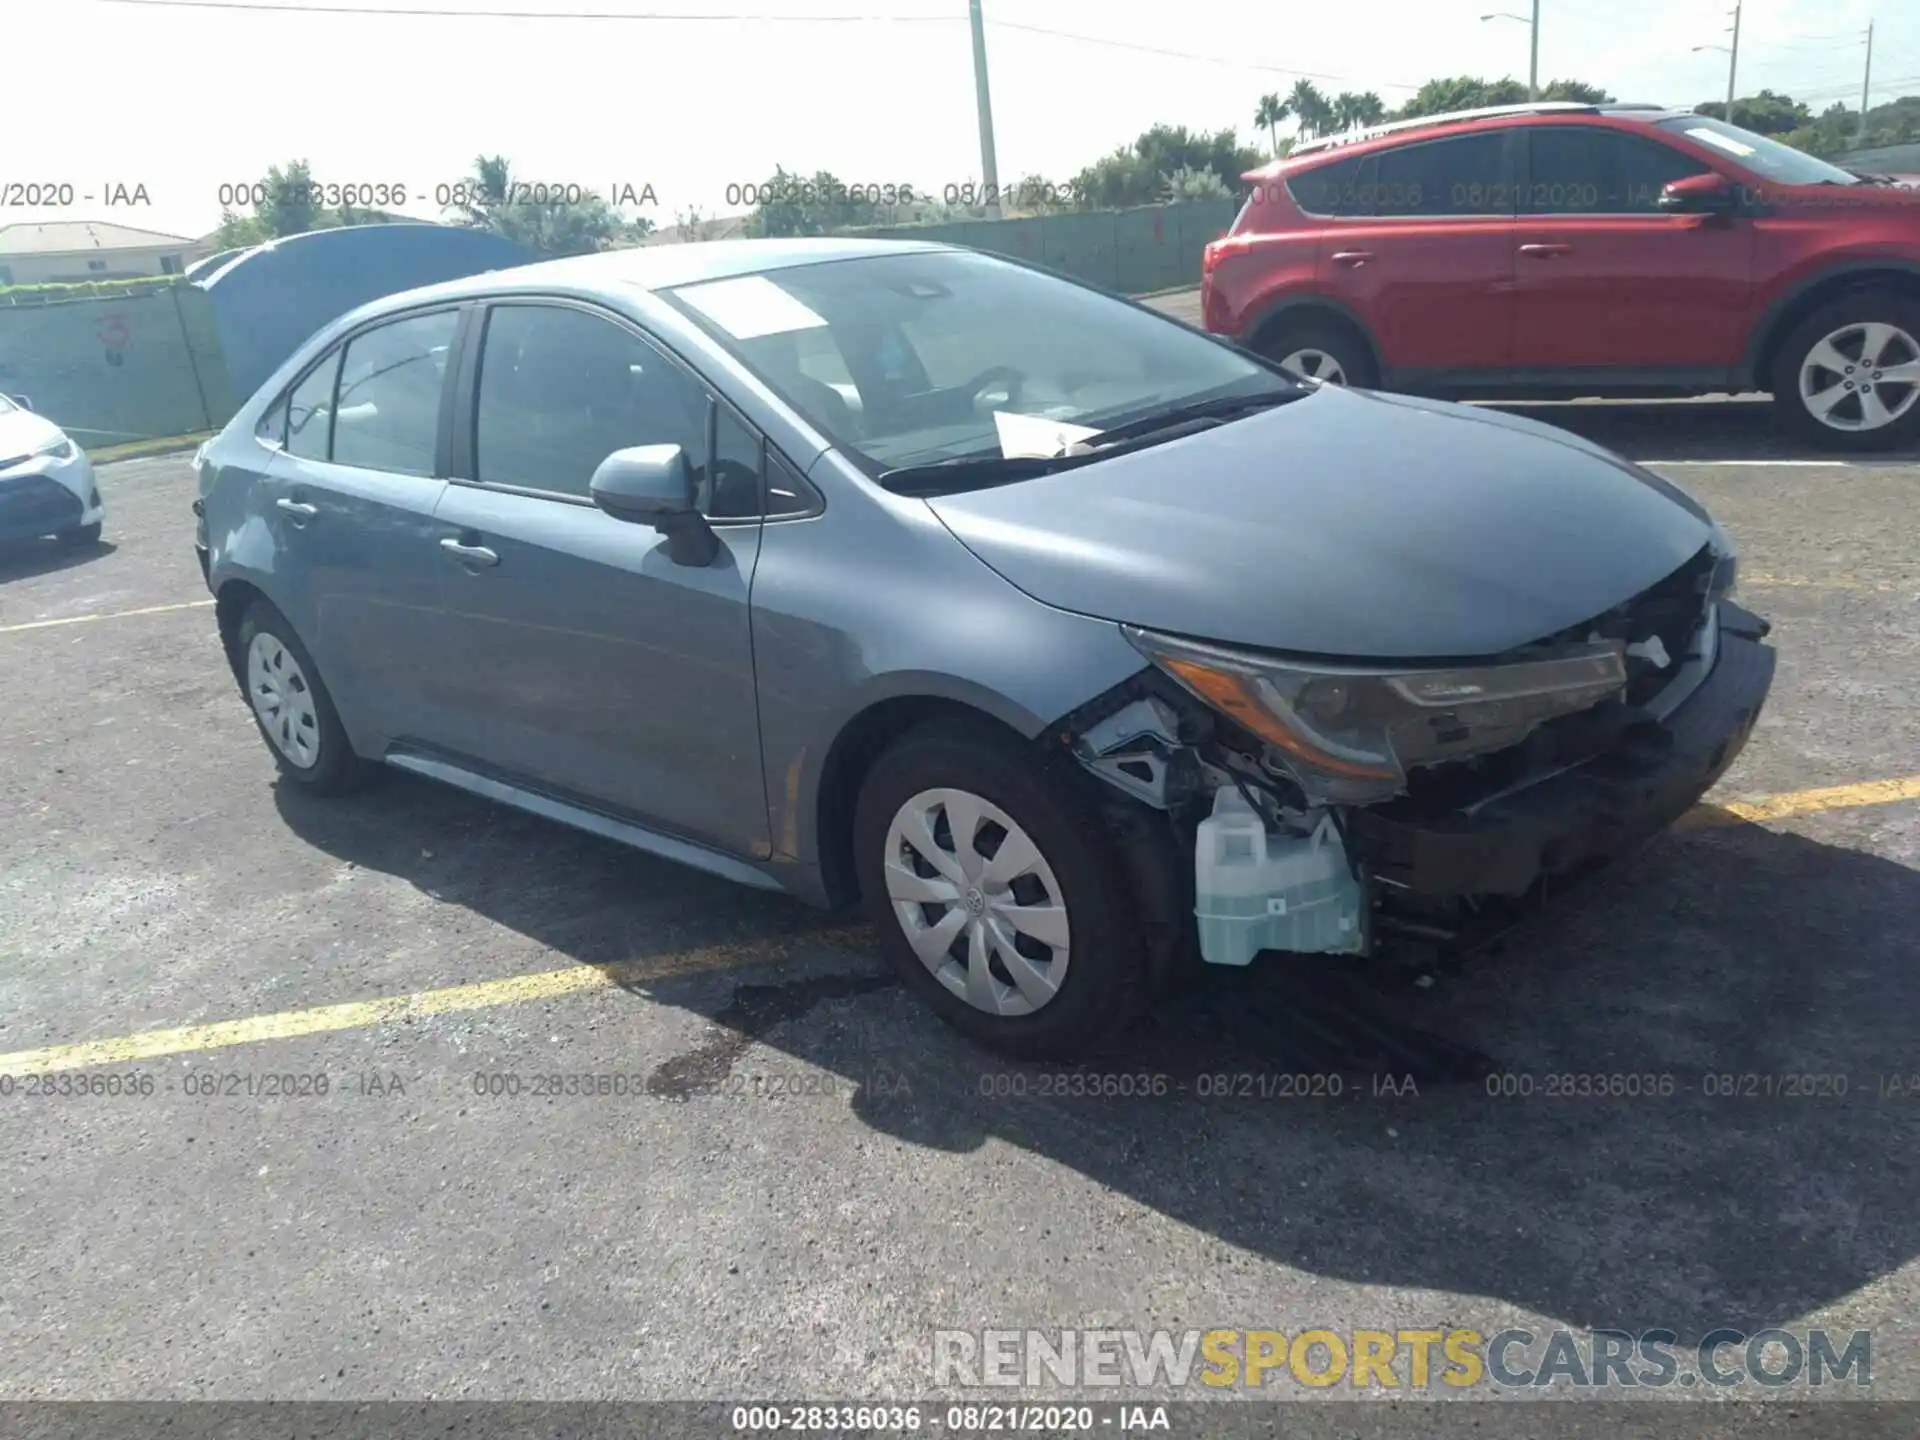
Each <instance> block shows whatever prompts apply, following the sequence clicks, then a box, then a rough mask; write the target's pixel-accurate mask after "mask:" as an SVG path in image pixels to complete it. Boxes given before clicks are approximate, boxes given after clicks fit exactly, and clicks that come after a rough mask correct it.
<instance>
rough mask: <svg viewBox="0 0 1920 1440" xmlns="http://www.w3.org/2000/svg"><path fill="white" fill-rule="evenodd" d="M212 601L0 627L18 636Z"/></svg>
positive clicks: (197, 607) (202, 605) (0, 632)
mask: <svg viewBox="0 0 1920 1440" xmlns="http://www.w3.org/2000/svg"><path fill="white" fill-rule="evenodd" d="M211 604H213V601H211V600H184V601H182V602H181V603H180V604H178V605H147V606H144V607H143V608H141V609H139V610H110V611H108V612H107V613H106V614H105V615H69V616H67V617H66V618H65V619H61V620H29V621H27V622H26V623H25V624H24V625H0V635H17V634H18V633H19V632H20V631H22V630H46V629H50V628H51V627H53V626H55V625H87V624H91V623H92V622H93V621H95V620H125V619H127V618H129V617H130V616H134V615H164V614H166V613H167V612H168V611H169V610H204V609H206V608H207V607H208V606H209V605H211Z"/></svg>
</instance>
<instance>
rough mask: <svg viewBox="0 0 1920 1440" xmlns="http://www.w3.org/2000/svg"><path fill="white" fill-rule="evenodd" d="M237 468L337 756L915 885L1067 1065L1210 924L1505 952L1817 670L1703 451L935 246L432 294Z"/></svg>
mask: <svg viewBox="0 0 1920 1440" xmlns="http://www.w3.org/2000/svg"><path fill="white" fill-rule="evenodd" d="M197 463H198V465H199V467H200V489H199V493H200V499H199V501H198V503H197V507H196V508H197V509H198V510H199V512H200V527H199V528H200V533H199V542H198V543H199V546H200V553H201V559H202V563H203V565H204V566H205V570H206V575H207V580H208V584H209V586H210V588H211V589H212V591H213V593H214V594H215V596H216V597H217V598H218V604H217V607H216V614H217V615H218V619H219V626H220V633H221V637H222V639H223V641H224V642H225V645H226V650H227V654H228V656H229V657H230V659H231V661H232V664H233V668H234V672H235V674H236V676H237V677H238V678H239V681H240V683H241V687H242V689H243V691H244V692H245V694H246V696H247V698H248V701H249V703H250V705H251V706H252V709H253V713H254V716H255V719H256V720H257V721H258V723H259V726H260V729H261V731H262V733H263V734H264V735H265V737H266V739H267V741H268V743H269V745H270V746H271V747H272V750H273V753H274V757H275V759H276V761H277V762H278V764H279V766H280V768H281V770H282V772H283V773H284V775H285V776H286V777H287V779H288V780H289V781H291V782H293V783H295V784H298V785H301V786H304V787H307V788H309V789H312V790H315V791H320V792H335V791H344V790H347V789H350V788H352V787H353V786H354V785H356V784H358V783H360V782H361V781H363V780H364V779H366V778H367V777H368V775H369V774H370V773H371V772H373V771H375V770H377V769H378V767H379V765H380V764H382V763H384V764H387V765H392V766H396V767H399V768H402V769H406V770H411V771H414V772H416V773H419V774H423V775H428V776H432V777H434V778H436V779H439V780H443V781H446V782H449V783H451V784H454V785H458V786H462V787H464V788H466V789H468V790H471V791H474V792H477V793H479V794H482V795H486V796H490V797H493V798H495V799H498V800H500V801H503V802H505V803H507V804H511V805H516V806H519V807H521V808H524V809H527V810H531V811H534V812H536V813H539V814H543V815H547V816H550V817H553V818H556V819H559V820H562V821H565V822H568V823H571V824H574V825H578V826H581V827H583V828H585V829H589V830H593V831H596V832H598V833H600V834H603V835H606V836H609V837H612V838H614V839H618V840H621V841H624V842H626V843H629V844H633V845H636V846H639V847H641V848H643V849H646V850H649V851H652V852H654V853H656V854H659V855H664V856H667V857H670V858H672V859H676V860H680V861H683V862H685V863H688V864H691V865H695V866H699V867H701V868H703V869H706V870H709V871H712V872H715V873H718V874H721V875H725V876H729V877H731V878H733V879H735V880H738V881H741V882H743V883H745V884H749V885H755V886H760V887H763V888H771V889H783V890H786V891H788V892H790V893H792V894H794V895H796V896H798V897H800V898H801V899H803V900H806V901H809V902H812V903H814V904H818V905H838V904H843V903H848V902H851V901H853V900H855V899H858V898H861V897H862V896H864V898H865V900H866V903H867V904H868V906H869V907H870V909H871V911H872V914H873V917H874V920H875V922H876V924H878V925H879V927H880V930H881V934H882V937H883V941H884V944H885V947H886V949H887V951H888V954H889V955H890V957H891V958H892V959H893V961H894V962H895V963H896V964H897V965H898V966H899V968H900V970H901V972H902V974H903V975H904V976H905V977H906V978H907V981H908V983H909V984H911V985H912V986H914V987H915V988H916V989H917V990H918V991H919V992H920V993H922V994H923V995H924V996H925V997H926V998H927V999H928V1000H929V1001H930V1002H931V1003H932V1004H933V1005H935V1006H936V1008H938V1009H939V1010H940V1012H941V1013H942V1014H943V1015H945V1016H946V1017H947V1018H948V1019H949V1020H951V1021H952V1022H953V1023H955V1024H956V1025H958V1026H960V1027H961V1028H962V1029H964V1030H965V1031H967V1032H968V1033H969V1034H971V1035H973V1036H975V1037H976V1038H978V1039H979V1040H981V1041H983V1042H985V1043H988V1044H991V1045H995V1046H998V1047H1000V1048H1003V1049H1006V1050H1009V1051H1012V1052H1014V1053H1019V1054H1033V1055H1041V1054H1048V1055H1051V1054H1064V1053H1070V1052H1072V1051H1075V1050H1079V1049H1082V1048H1084V1047H1085V1046H1086V1045H1087V1044H1089V1043H1090V1042H1091V1041H1093V1040H1095V1039H1097V1038H1098V1037H1100V1036H1101V1035H1103V1034H1105V1033H1106V1032H1108V1031H1109V1030H1111V1029H1112V1028H1113V1027H1114V1026H1115V1025H1117V1024H1118V1023H1120V1022H1121V1021H1123V1020H1124V1019H1125V1018H1127V1017H1128V1016H1129V1015H1131V1014H1133V1013H1135V1012H1136V1011H1137V1009H1138V1008H1139V1007H1140V1006H1141V1005H1143V1004H1144V1003H1147V1002H1148V1000H1149V999H1150V998H1151V997H1152V996H1153V995H1154V994H1155V993H1157V991H1158V990H1159V988H1160V987H1162V986H1164V985H1165V984H1166V983H1167V982H1168V981H1169V980H1171V979H1172V978H1173V977H1174V976H1175V975H1176V974H1177V973H1178V972H1179V971H1180V969H1181V968H1182V966H1184V965H1187V964H1190V963H1194V962H1195V961H1196V959H1199V960H1210V961H1214V962H1216V963H1226V964H1243V963H1246V961H1247V960H1248V959H1249V958H1250V957H1251V956H1252V955H1253V954H1254V953H1255V952H1256V951H1259V950H1262V949H1280V950H1287V949H1293V950H1319V951H1340V952H1345V953H1351V954H1355V955H1360V954H1365V953H1368V952H1370V951H1373V950H1375V949H1377V948H1379V947H1380V946H1381V945H1383V944H1384V943H1385V941H1386V940H1387V939H1388V938H1389V937H1391V936H1392V935H1395V934H1400V933H1418V934H1421V935H1424V936H1449V935H1459V936H1465V935H1467V934H1469V933H1470V931H1471V927H1472V924H1473V923H1476V922H1477V921H1478V919H1480V918H1483V917H1484V916H1485V915H1487V914H1489V913H1492V912H1493V911H1497V910H1500V909H1501V908H1502V904H1503V903H1504V905H1505V906H1506V908H1508V909H1512V908H1514V907H1516V906H1519V905H1521V904H1523V903H1525V902H1526V901H1527V900H1528V899H1529V898H1530V897H1533V896H1537V895H1538V894H1539V893H1540V892H1541V891H1542V889H1543V888H1544V887H1545V886H1546V885H1547V884H1548V883H1549V882H1552V883H1553V884H1554V885H1555V886H1556V887H1557V886H1558V885H1559V883H1560V882H1561V881H1562V880H1563V879H1565V878H1567V877H1570V876H1572V875H1575V874H1578V873H1581V872H1583V871H1585V870H1587V869H1589V868H1592V867H1593V866H1596V865H1599V864H1602V863H1604V862H1606V861H1607V860H1610V859H1612V858H1614V857H1616V856H1618V855H1620V854H1622V853H1624V852H1626V851H1628V850H1629V849H1631V848H1632V847H1633V846H1634V845H1636V844H1637V843H1638V842H1639V841H1641V840H1643V839H1645V838H1646V837H1647V836H1649V835H1651V834H1652V833H1654V832H1655V831H1657V830H1659V829H1660V828H1662V827H1663V826H1665V825H1666V824H1668V823H1669V822H1671V821H1672V820H1673V819H1674V818H1675V817H1677V816H1678V815H1679V814H1680V813H1681V812H1683V811H1684V810H1685V809H1686V808H1687V807H1688V806H1690V805H1691V804H1692V803H1693V802H1694V801H1695V800H1696V799H1697V798H1698V797H1699V795H1700V794H1701V793H1702V792H1703V791H1705V790H1706V789H1707V788H1708V787H1709V786H1710V785H1712V784H1713V782H1714V781H1715V780H1716V779H1717V778H1718V776H1719V775H1720V774H1721V773H1722V772H1723V771H1724V770H1725V769H1726V767H1727V766H1728V765H1729V764H1731V763H1732V761H1733V759H1734V757H1735V755H1736V754H1737V753H1738V752H1739V750H1740V748H1741V746H1742V744H1743V743H1744V742H1745V740H1746V737H1747V734H1748V732H1749V730H1750V729H1751V727H1752V725H1753V722H1754V719H1755V717H1756V716H1757V714H1758V712H1759V709H1760V707H1761V704H1762V703H1763V701H1764V699H1765V696H1766V693H1767V690H1768V687H1769V684H1770V682H1771V678H1772V673H1773V652H1772V651H1771V650H1770V649H1769V648H1767V647H1766V646H1764V645H1762V644H1761V643H1760V641H1761V639H1762V637H1763V636H1764V634H1765V631H1766V626H1765V624H1764V622H1761V621H1759V620H1757V619H1756V618H1755V617H1753V616H1751V615H1749V614H1748V613H1747V612H1745V611H1744V610H1741V609H1740V608H1739V607H1738V606H1736V605H1734V604H1733V603H1732V601H1731V599H1730V595H1731V592H1732V588H1733V582H1734V571H1735V562H1734V557H1733V552H1732V547H1731V546H1730V544H1729V542H1728V540H1727V537H1726V536H1725V534H1724V533H1723V532H1722V531H1721V530H1720V528H1719V527H1718V526H1717V525H1716V524H1715V523H1714V522H1713V521H1712V519H1711V518H1710V517H1709V516H1708V515H1707V514H1706V513H1705V512H1704V511H1703V510H1702V509H1701V508H1700V507H1699V506H1698V505H1697V504H1695V503H1694V502H1693V501H1692V500H1691V499H1690V498H1689V497H1687V496H1686V495H1685V494H1684V493H1682V492H1680V491H1679V490H1677V489H1675V488H1674V487H1673V486H1671V485H1669V484H1668V483H1667V482H1665V481H1663V480H1661V479H1659V478H1658V477H1656V476H1654V475H1651V474H1649V473H1648V472H1646V471H1644V470H1641V469H1639V468H1638V467H1636V466H1634V465H1632V464H1630V463H1628V462H1626V461H1624V460H1622V459H1620V458H1618V457H1616V456H1613V455H1611V454H1608V453H1607V452H1605V451H1603V450H1600V449H1598V448H1597V447H1594V446H1591V445H1589V444H1586V443H1585V442H1583V441H1580V440H1577V439H1574V438H1572V437H1570V436H1568V435H1565V434H1563V433H1561V432H1558V431H1555V430H1552V429H1550V428H1548V427H1546V426H1542V425H1536V424H1533V423H1531V422H1528V421H1523V420H1518V419H1513V418H1510V417H1507V416H1504V415H1499V414H1495V413H1491V412H1486V411H1476V410H1469V409H1465V408H1461V407H1457V406H1451V405H1446V404H1441V403H1438V402H1429V401H1422V400H1415V399H1407V398H1401V397H1390V396H1385V395H1375V394H1370V393H1367V392H1363V391H1354V390H1342V389H1336V388H1319V387H1315V386H1313V385H1311V384H1309V383H1303V382H1300V381H1297V380H1295V379H1293V378H1292V377H1290V376H1288V375H1286V374H1285V373H1283V372H1281V371H1279V370H1278V369H1277V368H1275V367H1272V366H1270V365H1268V364H1267V363H1265V362H1264V361H1261V360H1259V359H1256V358H1254V357H1251V356H1249V355H1247V354H1244V353H1243V352H1241V351H1239V350H1237V349H1235V348H1234V347H1232V346H1230V345H1228V344H1226V343H1224V342H1221V341H1218V340H1215V339H1212V338H1210V337H1207V336H1204V335H1201V334H1198V333H1196V332H1194V331H1192V330H1189V329H1187V328H1186V327H1184V326H1181V325H1178V324H1176V323H1175V322H1173V321H1171V320H1168V319H1166V318H1164V317H1162V316H1160V315H1157V314H1155V313H1153V312H1152V311H1149V310H1146V309H1144V308H1142V307H1139V306H1136V305H1133V304H1130V303H1128V302H1126V301H1122V300H1119V299H1116V298H1113V297H1111V296H1108V295H1105V294H1102V293H1100V292H1097V291H1094V290H1091V289H1088V288H1086V287H1083V286H1080V285H1077V284H1074V283H1071V282H1068V281H1066V280H1063V279H1060V278H1058V277H1055V276H1052V275H1049V274H1047V273H1044V272H1041V271H1038V270H1034V269H1032V268H1029V267H1025V266H1021V265H1017V264H1014V263H1010V262H1007V261H1004V260H1000V259H995V258H992V257H989V256H985V255H981V254H977V253H974V252H970V251H965V250H959V249H953V248H946V247H941V246H935V245H922V244H907V243H897V242H867V241H853V240H810V241H747V242H729V243H718V244H704V245H681V246H662V247H657V248H648V249H641V250H630V251H622V252H617V253H612V254H606V255H599V256H593V257H587V258H582V259H574V260H563V261H555V262H551V263H547V264H541V265H534V266H528V267H524V268H520V269H515V270H510V271H504V272H498V273H493V274H488V275H482V276H475V277H472V278H470V279H466V280H460V281H455V282H450V283H447V284H443V285H437V286H433V287H431V288H428V289H423V290H416V291H411V292H408V293H406V294H403V295H396V296H392V297H389V298H387V299H385V300H381V301H379V302H376V303H375V304H373V305H369V306H366V307H363V308H362V309H360V310H358V311H356V312H354V313H353V314H350V315H348V316H345V317H343V318H342V319H341V320H339V321H338V322H336V323H334V324H333V325H331V326H330V327H328V328H327V329H326V330H324V331H323V332H321V333H320V334H318V335H316V336H315V337H314V338H313V339H312V340H311V341H309V342H308V343H307V344H306V345H305V346H303V347H302V348H301V349H300V350H299V352H298V353H296V354H295V355H294V356H293V357H292V358H291V359H290V360H289V361H288V362H287V363H286V364H285V365H283V366H282V367H281V369H280V370H279V372H278V373H276V374H275V375H274V376H273V377H272V378H271V379H270V380H268V381H267V383H266V384H265V385H264V386H263V387H262V388H261V390H260V391H259V393H258V394H257V395H255V396H254V397H253V399H251V400H250V401H249V402H248V403H247V404H246V405H245V406H243V407H242V408H241V410H240V412H239V414H238V415H237V416H236V417H235V418H234V420H233V422H232V423H231V424H230V425H228V426H227V428H226V429H225V430H224V431H223V432H222V433H221V434H220V435H219V436H217V437H216V438H215V439H213V440H211V441H209V442H208V443H207V445H206V446H205V447H204V449H203V451H202V453H201V455H200V456H199V457H198V459H197ZM1500 897H1505V899H1504V901H1501V900H1500ZM1196 915H1197V916H1198V917H1199V919H1198V923H1197V924H1196V918H1195V917H1196Z"/></svg>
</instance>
